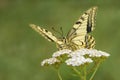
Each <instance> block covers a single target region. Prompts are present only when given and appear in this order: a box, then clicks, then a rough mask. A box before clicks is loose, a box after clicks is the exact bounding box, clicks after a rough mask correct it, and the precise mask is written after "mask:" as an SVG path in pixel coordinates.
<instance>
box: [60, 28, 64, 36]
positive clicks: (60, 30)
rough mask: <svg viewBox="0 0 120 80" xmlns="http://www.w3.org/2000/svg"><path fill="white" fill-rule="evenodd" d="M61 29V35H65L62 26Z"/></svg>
mask: <svg viewBox="0 0 120 80" xmlns="http://www.w3.org/2000/svg"><path fill="white" fill-rule="evenodd" d="M60 31H61V35H62V37H63V29H62V27H60Z"/></svg>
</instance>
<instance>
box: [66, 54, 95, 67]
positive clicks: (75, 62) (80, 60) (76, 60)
mask: <svg viewBox="0 0 120 80" xmlns="http://www.w3.org/2000/svg"><path fill="white" fill-rule="evenodd" d="M91 62H93V61H92V59H90V58H85V57H84V56H79V57H72V58H69V59H68V60H66V61H65V63H66V64H67V65H71V66H80V65H82V64H85V63H91Z"/></svg>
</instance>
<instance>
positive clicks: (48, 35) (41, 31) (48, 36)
mask: <svg viewBox="0 0 120 80" xmlns="http://www.w3.org/2000/svg"><path fill="white" fill-rule="evenodd" d="M30 27H31V28H32V29H34V30H35V31H37V32H38V33H39V34H41V35H42V36H43V37H44V38H46V39H47V40H48V41H50V42H55V43H56V44H62V41H60V40H58V39H57V38H56V37H55V36H54V35H53V34H52V33H51V32H50V31H48V30H46V29H44V28H41V27H39V26H36V25H34V24H30Z"/></svg>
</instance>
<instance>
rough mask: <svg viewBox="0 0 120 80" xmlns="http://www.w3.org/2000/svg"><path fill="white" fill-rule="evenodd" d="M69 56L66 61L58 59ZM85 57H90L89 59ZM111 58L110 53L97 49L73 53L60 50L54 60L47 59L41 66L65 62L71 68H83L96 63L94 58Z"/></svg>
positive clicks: (54, 55) (67, 50) (53, 56)
mask: <svg viewBox="0 0 120 80" xmlns="http://www.w3.org/2000/svg"><path fill="white" fill-rule="evenodd" d="M65 54H67V59H66V60H64V59H63V60H64V61H61V60H62V59H59V58H58V57H61V56H63V55H65ZM85 55H88V56H87V57H86V56H85ZM108 56H110V55H109V54H108V53H106V52H103V51H100V50H96V49H85V48H83V49H79V50H76V51H71V50H69V49H63V50H59V51H56V52H54V53H53V55H52V58H49V59H45V60H43V61H42V63H41V65H42V66H45V65H54V64H56V63H60V62H65V63H66V65H69V66H81V65H84V64H85V63H92V62H94V61H93V60H92V58H93V57H95V58H99V57H108Z"/></svg>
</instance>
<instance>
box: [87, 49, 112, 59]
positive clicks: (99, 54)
mask: <svg viewBox="0 0 120 80" xmlns="http://www.w3.org/2000/svg"><path fill="white" fill-rule="evenodd" d="M89 56H90V57H102V56H103V57H109V56H110V54H108V53H106V52H103V51H100V50H96V49H92V50H89Z"/></svg>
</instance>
